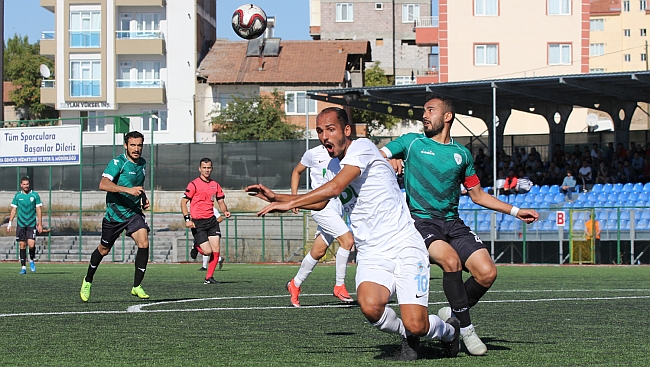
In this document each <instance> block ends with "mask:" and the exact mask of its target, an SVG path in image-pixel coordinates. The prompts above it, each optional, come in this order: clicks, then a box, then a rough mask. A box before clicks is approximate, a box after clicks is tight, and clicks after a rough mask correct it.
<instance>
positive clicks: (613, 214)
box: [607, 210, 618, 220]
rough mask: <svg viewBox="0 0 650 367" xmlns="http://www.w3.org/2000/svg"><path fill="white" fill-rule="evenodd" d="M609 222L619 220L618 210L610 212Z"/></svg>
mask: <svg viewBox="0 0 650 367" xmlns="http://www.w3.org/2000/svg"><path fill="white" fill-rule="evenodd" d="M607 219H608V220H617V219H618V212H617V211H616V210H612V211H610V212H609V215H608V216H607Z"/></svg>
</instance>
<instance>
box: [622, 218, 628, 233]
mask: <svg viewBox="0 0 650 367" xmlns="http://www.w3.org/2000/svg"><path fill="white" fill-rule="evenodd" d="M621 230H622V231H623V230H625V231H629V230H630V221H629V220H622V221H621Z"/></svg>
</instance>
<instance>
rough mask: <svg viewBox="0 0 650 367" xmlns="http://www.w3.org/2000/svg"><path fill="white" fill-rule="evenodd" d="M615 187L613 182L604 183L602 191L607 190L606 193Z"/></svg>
mask: <svg viewBox="0 0 650 367" xmlns="http://www.w3.org/2000/svg"><path fill="white" fill-rule="evenodd" d="M613 188H614V185H612V184H611V183H607V184H604V185H603V190H602V191H603V192H605V193H609V192H610V191H612V190H613ZM648 191H650V190H648Z"/></svg>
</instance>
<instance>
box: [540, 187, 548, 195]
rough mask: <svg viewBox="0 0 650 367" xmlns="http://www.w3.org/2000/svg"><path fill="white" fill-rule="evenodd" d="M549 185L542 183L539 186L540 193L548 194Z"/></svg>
mask: <svg viewBox="0 0 650 367" xmlns="http://www.w3.org/2000/svg"><path fill="white" fill-rule="evenodd" d="M548 190H549V187H548V185H542V187H540V188H539V193H540V194H548Z"/></svg>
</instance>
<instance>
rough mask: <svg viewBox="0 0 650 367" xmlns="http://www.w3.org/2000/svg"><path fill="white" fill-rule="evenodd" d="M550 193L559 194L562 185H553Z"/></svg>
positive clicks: (549, 190)
mask: <svg viewBox="0 0 650 367" xmlns="http://www.w3.org/2000/svg"><path fill="white" fill-rule="evenodd" d="M548 193H549V194H559V193H560V186H558V185H553V186H551V187H550V188H549V189H548Z"/></svg>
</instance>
